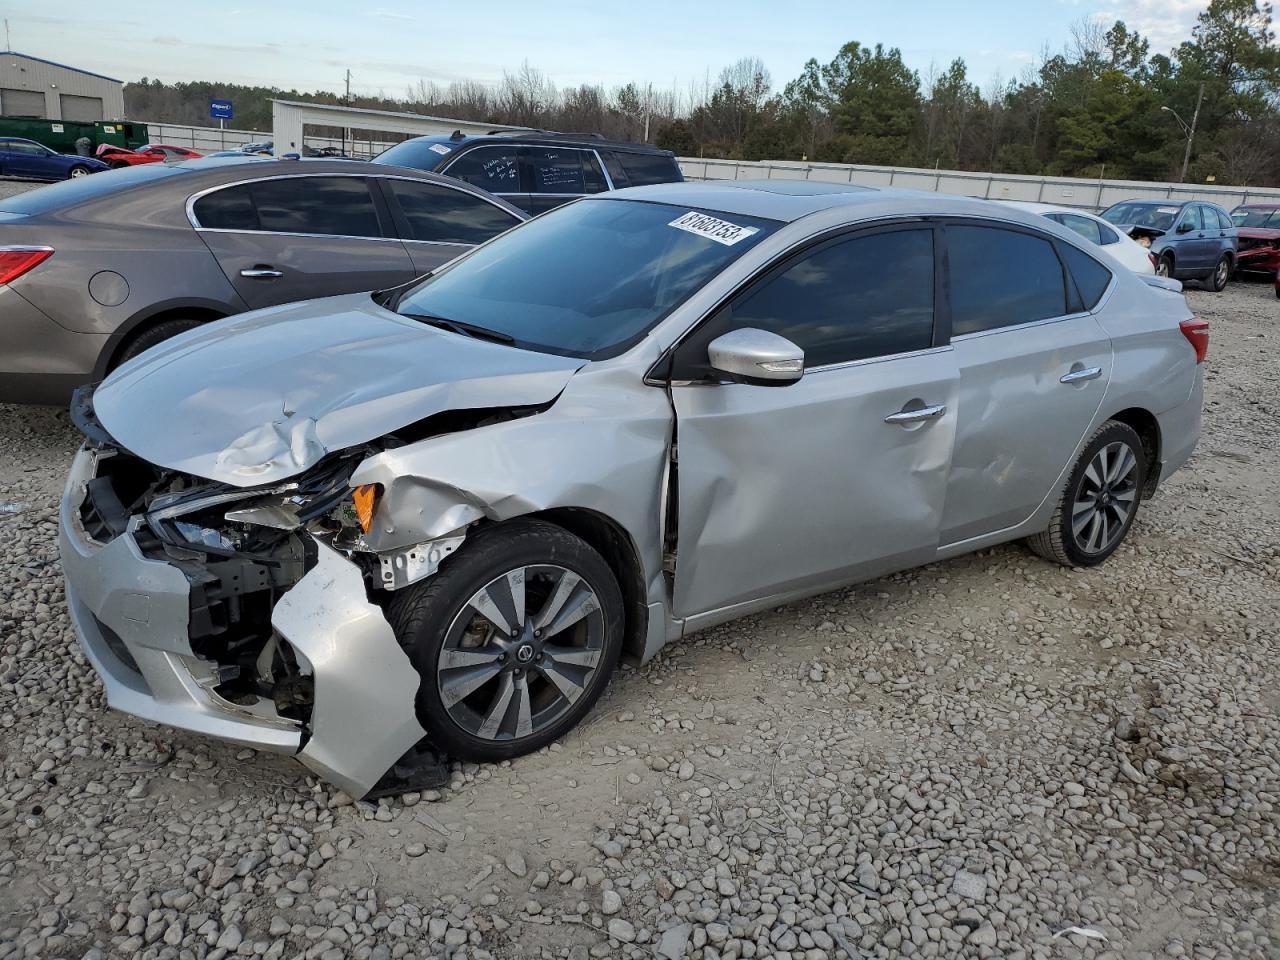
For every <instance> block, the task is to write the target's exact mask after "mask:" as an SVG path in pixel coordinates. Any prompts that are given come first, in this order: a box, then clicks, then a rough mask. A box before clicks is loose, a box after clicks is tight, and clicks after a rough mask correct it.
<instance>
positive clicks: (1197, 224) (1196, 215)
mask: <svg viewBox="0 0 1280 960" xmlns="http://www.w3.org/2000/svg"><path fill="white" fill-rule="evenodd" d="M1182 223H1184V224H1186V225H1188V226H1189V227H1191V229H1192V230H1203V229H1204V220H1203V219H1202V218H1201V216H1200V205H1199V204H1198V203H1192V204H1189V205H1188V206H1187V209H1186V212H1185V213H1183V215H1182Z"/></svg>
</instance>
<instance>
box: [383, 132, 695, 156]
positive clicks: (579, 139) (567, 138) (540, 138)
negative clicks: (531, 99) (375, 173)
mask: <svg viewBox="0 0 1280 960" xmlns="http://www.w3.org/2000/svg"><path fill="white" fill-rule="evenodd" d="M410 139H412V140H418V141H421V142H423V143H443V144H448V145H449V146H451V147H453V148H454V149H457V148H458V147H464V146H472V145H474V144H478V143H516V144H532V145H534V146H540V147H541V146H546V147H565V146H569V147H596V148H601V147H603V148H607V149H609V150H622V151H625V152H627V153H649V154H655V155H659V156H666V155H668V154H671V151H670V150H663V149H662V148H661V147H655V146H654V145H653V144H651V143H631V142H629V141H626V140H607V139H605V138H604V137H602V136H600V135H599V134H595V133H551V132H549V131H546V130H529V131H520V130H511V131H505V132H498V133H472V134H464V135H463V136H462V137H455V136H445V135H443V134H435V135H432V136H427V137H412V138H410ZM404 142H406V143H407V142H408V141H407V140H406V141H404Z"/></svg>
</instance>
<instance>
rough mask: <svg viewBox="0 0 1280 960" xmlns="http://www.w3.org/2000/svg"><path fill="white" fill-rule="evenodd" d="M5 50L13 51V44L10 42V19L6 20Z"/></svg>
mask: <svg viewBox="0 0 1280 960" xmlns="http://www.w3.org/2000/svg"><path fill="white" fill-rule="evenodd" d="M4 48H5V49H6V50H12V49H13V44H12V43H11V42H10V41H9V18H8V17H5V18H4Z"/></svg>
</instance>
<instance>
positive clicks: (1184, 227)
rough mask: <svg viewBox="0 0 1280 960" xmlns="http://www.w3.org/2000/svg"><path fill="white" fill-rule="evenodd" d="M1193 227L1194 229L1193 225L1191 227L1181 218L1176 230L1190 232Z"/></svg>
mask: <svg viewBox="0 0 1280 960" xmlns="http://www.w3.org/2000/svg"><path fill="white" fill-rule="evenodd" d="M1194 229H1195V227H1193V226H1192V225H1191V224H1189V223H1187V221H1185V220H1183V221H1182V223H1180V224H1178V232H1179V233H1190V232H1191V231H1192V230H1194Z"/></svg>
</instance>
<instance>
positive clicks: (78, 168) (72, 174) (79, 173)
mask: <svg viewBox="0 0 1280 960" xmlns="http://www.w3.org/2000/svg"><path fill="white" fill-rule="evenodd" d="M88 175H89V168H88V167H86V166H85V165H84V164H83V163H77V164H76V165H75V166H74V167H72V168H71V169H70V170H68V171H67V177H68V178H71V179H74V178H76V177H87V176H88Z"/></svg>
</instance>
